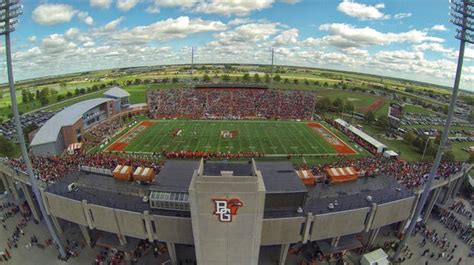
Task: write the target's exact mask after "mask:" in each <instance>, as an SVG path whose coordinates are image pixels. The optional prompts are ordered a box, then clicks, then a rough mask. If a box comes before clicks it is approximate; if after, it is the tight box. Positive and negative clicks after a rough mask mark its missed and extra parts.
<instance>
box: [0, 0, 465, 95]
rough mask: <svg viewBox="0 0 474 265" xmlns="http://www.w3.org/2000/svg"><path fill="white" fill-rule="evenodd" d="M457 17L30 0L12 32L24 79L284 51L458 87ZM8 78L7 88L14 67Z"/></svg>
mask: <svg viewBox="0 0 474 265" xmlns="http://www.w3.org/2000/svg"><path fill="white" fill-rule="evenodd" d="M315 10H316V12H315ZM448 11H449V3H448V1H435V2H434V3H433V1H429V2H428V0H423V1H417V2H416V3H409V1H408V0H399V1H396V2H387V3H384V1H376V0H340V1H326V0H321V1H311V0H261V1H258V2H257V1H249V2H241V1H234V0H228V1H225V4H223V3H222V1H219V0H199V1H198V0H196V1H194V0H177V1H169V0H154V1H151V0H116V1H115V0H89V1H85V0H84V1H72V0H63V1H56V2H54V3H48V2H46V3H45V2H43V1H39V0H28V1H25V2H24V14H23V15H22V16H21V17H20V23H19V24H18V26H17V29H16V31H15V32H13V33H12V53H13V54H12V55H13V69H14V75H15V79H16V81H23V80H27V79H35V78H47V77H49V76H60V75H64V74H72V73H80V72H86V71H98V70H109V69H116V68H127V67H146V66H156V65H174V64H190V60H191V47H196V56H195V64H235V63H237V64H258V65H267V64H270V60H271V55H270V49H271V48H272V47H274V48H275V50H276V54H275V65H285V66H294V67H310V68H321V69H328V70H335V71H348V72H355V73H362V74H370V75H377V76H383V77H389V78H398V79H405V80H410V81H415V82H422V83H427V84H433V85H438V86H443V87H447V88H448V89H449V88H451V87H452V86H453V82H454V74H455V67H456V62H457V53H458V46H459V41H458V40H457V39H455V37H454V36H455V26H453V25H451V24H450V23H448V19H449V15H448ZM428 13H429V14H430V15H429V16H426V14H428ZM4 50H5V48H4V44H3V43H1V44H0V52H2V51H4ZM473 62H474V48H473V46H472V45H470V44H468V45H467V46H466V55H465V60H464V67H463V75H462V82H461V86H460V87H461V88H462V89H463V90H464V91H468V92H474V87H473V86H472V83H473V81H474V64H473ZM2 64H3V65H5V58H4V56H2ZM0 82H2V83H4V82H6V69H5V67H2V75H0Z"/></svg>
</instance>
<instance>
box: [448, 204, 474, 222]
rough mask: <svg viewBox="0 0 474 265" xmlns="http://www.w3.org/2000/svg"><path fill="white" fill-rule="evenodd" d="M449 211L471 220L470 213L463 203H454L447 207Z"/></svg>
mask: <svg viewBox="0 0 474 265" xmlns="http://www.w3.org/2000/svg"><path fill="white" fill-rule="evenodd" d="M448 209H449V210H451V211H454V212H456V213H458V214H460V215H464V216H465V217H466V218H467V219H469V220H470V219H471V218H472V212H471V211H470V210H469V209H468V207H466V204H464V202H463V201H455V202H453V203H452V204H451V205H450V206H449V207H448Z"/></svg>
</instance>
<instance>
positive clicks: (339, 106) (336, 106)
mask: <svg viewBox="0 0 474 265" xmlns="http://www.w3.org/2000/svg"><path fill="white" fill-rule="evenodd" d="M332 105H333V107H334V111H335V112H341V111H342V107H343V106H344V102H343V101H342V99H341V98H336V99H335V100H334V101H333V102H332Z"/></svg>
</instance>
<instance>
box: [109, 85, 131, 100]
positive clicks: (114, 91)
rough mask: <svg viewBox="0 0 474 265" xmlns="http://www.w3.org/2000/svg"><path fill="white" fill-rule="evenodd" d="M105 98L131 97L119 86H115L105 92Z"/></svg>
mask: <svg viewBox="0 0 474 265" xmlns="http://www.w3.org/2000/svg"><path fill="white" fill-rule="evenodd" d="M104 96H107V97H112V98H126V97H130V93H128V92H127V91H125V90H123V89H122V88H120V87H118V86H114V87H112V88H111V89H109V90H107V91H105V92H104Z"/></svg>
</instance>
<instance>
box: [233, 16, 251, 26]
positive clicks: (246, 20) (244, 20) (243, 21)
mask: <svg viewBox="0 0 474 265" xmlns="http://www.w3.org/2000/svg"><path fill="white" fill-rule="evenodd" d="M252 22H255V19H252V18H234V19H232V20H230V21H229V22H227V24H228V25H230V26H237V25H242V24H248V23H252Z"/></svg>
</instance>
